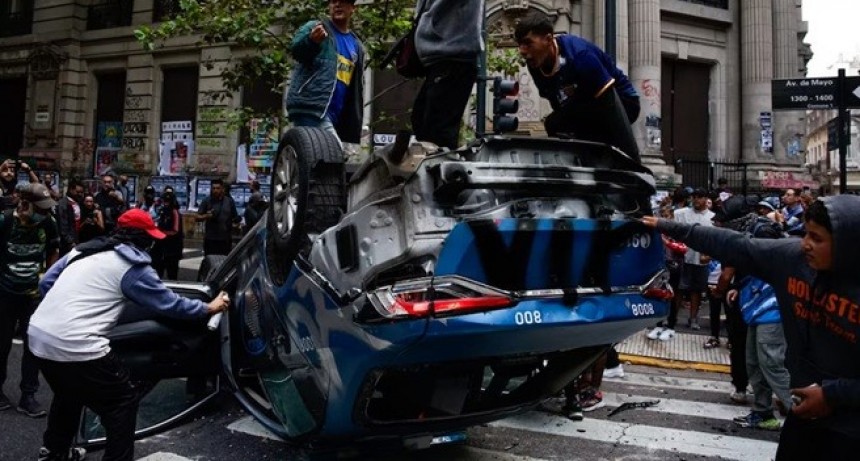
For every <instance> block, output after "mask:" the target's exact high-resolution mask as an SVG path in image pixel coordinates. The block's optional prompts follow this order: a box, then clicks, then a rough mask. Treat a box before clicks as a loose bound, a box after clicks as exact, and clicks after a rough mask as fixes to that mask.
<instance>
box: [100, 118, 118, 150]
mask: <svg viewBox="0 0 860 461" xmlns="http://www.w3.org/2000/svg"><path fill="white" fill-rule="evenodd" d="M96 147H110V148H114V149H119V148H120V147H122V122H121V121H120V122H99V124H98V133H97V136H96Z"/></svg>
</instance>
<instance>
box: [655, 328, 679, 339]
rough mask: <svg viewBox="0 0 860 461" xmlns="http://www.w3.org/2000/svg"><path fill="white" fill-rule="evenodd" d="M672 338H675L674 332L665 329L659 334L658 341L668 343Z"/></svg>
mask: <svg viewBox="0 0 860 461" xmlns="http://www.w3.org/2000/svg"><path fill="white" fill-rule="evenodd" d="M674 337H675V330H673V329H671V328H666V329H665V330H663V331H662V332H661V333H660V337H659V338H658V339H660V341H668V340H670V339H672V338H674Z"/></svg>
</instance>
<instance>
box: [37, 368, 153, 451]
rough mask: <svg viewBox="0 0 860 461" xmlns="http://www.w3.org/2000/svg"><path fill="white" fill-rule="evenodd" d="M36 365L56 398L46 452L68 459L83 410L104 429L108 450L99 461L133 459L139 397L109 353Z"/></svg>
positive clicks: (47, 431) (125, 373) (124, 370)
mask: <svg viewBox="0 0 860 461" xmlns="http://www.w3.org/2000/svg"><path fill="white" fill-rule="evenodd" d="M38 360H39V364H40V366H41V367H42V374H44V375H45V380H46V381H48V384H49V385H50V386H51V390H52V391H53V392H54V400H53V401H52V402H51V411H50V413H49V414H48V428H47V429H46V430H45V434H44V436H43V443H44V445H45V447H46V448H47V449H48V450H50V451H51V452H52V453H66V452H67V451H68V450H69V448H70V447H71V445H72V441H73V439H74V436H75V431H76V430H77V428H78V423H79V422H80V418H81V411H82V410H83V407H85V406H86V407H87V408H89V409H91V410H92V411H94V412H95V413H96V414H97V415H99V418H100V419H101V423H102V425H103V426H104V428H105V432H106V435H107V444H106V445H105V452H104V456H103V457H102V460H103V461H117V460H122V461H125V460H132V459H134V428H135V420H136V419H137V406H138V403H139V396H138V391H137V390H136V389H135V388H134V386H132V385H131V383H130V382H129V372H128V369H127V368H126V367H125V365H123V364H122V362H120V360H119V359H118V358H116V356H114V355H113V353H110V354H108V355H107V356H105V357H103V358H100V359H97V360H90V361H87V362H55V361H53V360H44V359H38Z"/></svg>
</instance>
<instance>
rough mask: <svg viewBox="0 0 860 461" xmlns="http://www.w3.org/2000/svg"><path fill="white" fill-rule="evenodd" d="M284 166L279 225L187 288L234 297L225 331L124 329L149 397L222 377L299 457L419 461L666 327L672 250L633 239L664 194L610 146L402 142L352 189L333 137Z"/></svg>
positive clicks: (158, 324) (284, 151)
mask: <svg viewBox="0 0 860 461" xmlns="http://www.w3.org/2000/svg"><path fill="white" fill-rule="evenodd" d="M279 149H280V150H279V153H278V156H277V159H276V162H275V171H274V180H273V191H272V196H271V205H270V207H269V211H268V216H267V217H266V218H265V219H263V220H262V221H261V222H260V223H258V224H257V226H256V227H254V228H253V229H252V230H251V232H249V233H248V235H246V236H245V238H244V239H243V240H242V241H241V242H240V243H239V244H238V245H237V246H236V248H235V249H234V250H233V251H232V252H231V254H230V255H228V256H226V257H207V259H206V260H205V261H204V263H203V266H202V267H201V282H200V283H196V284H195V283H181V282H180V283H173V284H172V285H171V286H172V287H173V288H174V289H175V290H176V291H177V292H180V293H182V294H184V295H187V296H198V297H201V298H205V297H208V296H210V294H212V293H217V292H218V290H226V291H227V292H228V293H230V295H231V297H232V299H233V308H232V309H231V310H230V311H229V312H228V314H227V315H226V316H225V317H224V319H223V320H222V322H221V324H220V326H219V328H218V329H217V330H216V331H214V332H210V331H208V330H207V329H206V328H205V326H203V325H196V324H194V325H192V324H185V323H178V322H176V321H166V320H164V319H142V320H141V319H137V320H134V321H130V322H126V323H124V324H123V325H120V327H118V328H117V331H116V332H115V334H114V337H113V339H112V346H113V349H114V350H115V351H116V352H117V353H118V354H119V355H121V356H122V357H124V359H125V360H126V363H128V364H129V365H130V367H131V368H132V373H133V374H135V375H136V376H138V377H139V378H140V379H148V380H150V382H154V381H157V380H165V379H166V378H174V377H183V378H187V379H188V381H187V382H188V383H192V382H201V381H202V382H203V383H204V384H205V385H206V386H207V387H206V389H211V390H213V392H214V391H217V384H218V382H217V381H215V382H214V384H215V385H214V387H213V381H212V378H207V377H211V376H220V382H221V383H224V382H226V383H227V387H228V388H229V390H230V391H232V393H233V395H235V397H236V398H237V399H238V400H239V402H240V403H241V404H242V406H243V407H244V408H245V409H246V410H247V411H248V412H249V413H251V414H252V415H253V416H254V417H255V418H257V419H258V420H259V421H260V422H261V423H262V424H263V425H264V426H266V427H267V428H268V429H269V430H270V431H272V432H273V433H275V434H277V435H278V436H280V437H281V438H283V439H284V440H286V441H289V442H295V443H314V444H320V443H323V444H325V443H333V444H337V443H348V442H355V441H361V440H382V439H388V440H394V441H403V442H406V443H407V444H412V445H413V446H422V445H424V444H426V443H431V442H432V441H433V440H438V439H436V438H437V437H439V436H444V435H445V434H450V433H452V432H456V431H459V430H462V429H464V428H466V427H469V426H471V425H475V424H480V423H484V422H488V421H492V420H496V419H500V418H504V417H506V416H509V415H513V414H516V413H519V412H523V411H527V410H529V409H531V408H533V407H534V406H536V405H537V404H539V403H540V402H542V401H544V400H545V399H547V398H549V397H551V396H553V395H556V394H557V393H559V392H560V390H561V389H562V388H563V387H564V386H565V385H566V384H567V383H568V382H570V381H571V380H573V379H574V378H576V377H577V376H578V375H579V374H580V373H581V372H582V371H583V370H584V369H585V368H586V367H587V366H589V365H590V364H591V363H592V362H593V361H594V360H595V359H596V358H597V357H599V356H600V354H602V353H604V352H605V350H606V348H607V347H609V345H611V344H613V343H616V342H619V341H621V340H623V339H625V338H626V337H627V336H629V335H631V334H632V333H634V332H637V331H639V330H641V329H643V328H645V327H647V326H650V325H652V324H653V323H654V322H655V321H656V320H658V319H660V318H662V317H665V315H666V314H667V312H668V300H669V299H670V298H671V296H672V292H671V289H670V288H669V286H668V283H667V281H668V276H667V273H666V272H665V270H664V260H663V246H662V241H661V239H660V237H659V235H658V234H657V233H655V231H652V230H648V229H646V228H645V227H643V226H642V225H641V224H639V223H638V221H636V220H635V219H632V218H635V217H638V216H641V215H642V214H646V213H649V212H650V204H649V198H650V196H651V195H653V194H654V180H653V177H652V175H651V173H650V171H649V170H648V169H647V168H645V167H643V166H641V165H640V164H639V163H638V162H636V161H634V160H631V159H630V158H629V157H628V156H626V155H625V154H624V153H622V152H621V151H619V150H617V149H615V148H613V147H611V146H608V145H604V144H596V143H589V142H583V141H575V140H560V139H546V138H519V137H502V136H498V137H488V138H485V139H479V140H477V141H475V142H473V143H472V144H470V145H468V146H466V147H463V148H461V149H458V150H455V151H449V150H443V149H438V148H436V147H435V146H433V145H429V144H423V143H415V142H413V143H412V144H410V143H409V142H408V140H407V138H399V139H398V142H396V143H394V144H391V145H389V146H386V147H385V148H382V149H380V150H377V151H376V152H375V153H374V154H373V155H372V156H371V158H370V159H369V160H368V161H367V162H366V163H365V164H364V165H362V166H361V168H360V169H358V171H356V172H355V173H354V174H352V175H351V178H350V180H349V181H348V182H347V181H346V180H345V166H344V162H343V160H342V154H341V151H340V149H339V147H338V143H337V140H336V139H334V138H333V137H330V136H329V135H328V134H326V133H324V132H322V131H320V130H316V129H312V128H295V129H292V130H290V131H289V132H287V133H286V135H285V136H284V138H283V139H282V142H281V144H280V148H279ZM182 391H187V389H179V390H177V395H179V394H183V392H182ZM162 400H164V399H162ZM205 400H206V399H205V398H204V399H202V400H200V401H198V403H199V402H203V401H205ZM195 407H196V404H195V405H192V406H191V407H187V406H186V407H181V410H178V411H176V412H175V415H172V416H174V417H179V416H181V415H182V414H185V413H187V412H189V411H192V410H193V409H194V408H195ZM142 413H144V412H143V411H142ZM170 421H171V420H168V421H160V422H158V423H157V424H148V425H147V424H141V428H140V429H141V430H140V432H139V433H140V435H146V434H148V433H152V432H154V431H157V430H158V429H159V428H161V427H166V425H167V424H168V423H169V422H170ZM143 426H148V427H143ZM84 438H85V439H86V440H89V441H97V440H98V439H97V438H96V437H95V436H92V437H84Z"/></svg>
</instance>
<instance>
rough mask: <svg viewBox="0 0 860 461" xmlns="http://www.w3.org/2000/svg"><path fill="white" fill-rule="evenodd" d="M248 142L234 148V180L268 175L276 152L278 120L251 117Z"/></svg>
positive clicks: (245, 179) (249, 179)
mask: <svg viewBox="0 0 860 461" xmlns="http://www.w3.org/2000/svg"><path fill="white" fill-rule="evenodd" d="M248 128H249V131H250V142H249V143H248V144H240V145H239V147H238V148H237V149H236V180H237V181H239V182H249V181H252V180H254V179H258V180H259V179H260V178H259V177H258V176H269V175H271V174H272V167H273V166H274V164H275V156H276V155H277V153H278V121H277V120H272V119H260V118H255V119H252V120H251V121H250V123H249V126H248Z"/></svg>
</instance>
